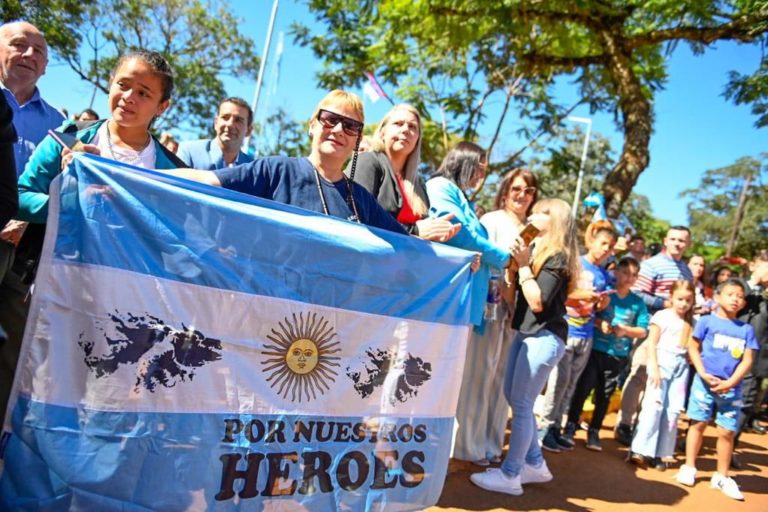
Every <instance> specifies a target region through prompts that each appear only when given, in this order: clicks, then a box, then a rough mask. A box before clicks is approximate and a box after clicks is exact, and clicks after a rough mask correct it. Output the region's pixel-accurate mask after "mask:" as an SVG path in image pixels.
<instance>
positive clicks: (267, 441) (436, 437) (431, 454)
mask: <svg viewBox="0 0 768 512" xmlns="http://www.w3.org/2000/svg"><path fill="white" fill-rule="evenodd" d="M363 421H364V419H363V418H360V417H330V418H323V417H312V416H309V417H307V416H291V415H280V416H276V415H271V416H270V415H258V416H256V415H237V414H178V413H177V414H172V413H130V412H121V413H115V412H99V411H89V410H83V409H74V408H69V407H61V406H56V405H50V404H44V403H40V402H36V401H30V400H28V399H24V398H21V397H20V398H19V400H18V401H17V403H16V407H15V409H14V411H13V418H12V424H13V430H14V433H15V440H14V442H12V443H10V444H9V445H8V447H7V449H6V453H5V473H6V474H12V475H29V476H31V475H34V478H26V477H25V478H21V479H16V480H11V479H9V478H7V477H6V478H3V479H2V480H0V508H1V509H2V510H11V509H16V507H18V506H20V505H21V502H19V501H17V500H18V499H19V497H20V496H26V497H29V496H36V497H37V498H38V499H39V501H37V502H36V503H37V504H38V505H39V508H36V510H49V511H65V510H67V511H73V510H82V511H94V510H100V511H102V510H121V511H131V512H132V511H146V510H165V511H173V510H189V509H194V510H201V509H205V510H221V511H229V510H262V507H263V506H264V502H265V501H266V500H270V501H274V500H280V501H286V502H289V501H291V500H292V501H293V502H294V503H295V506H296V509H301V510H317V511H326V510H342V509H343V510H361V511H362V510H384V509H386V510H401V509H402V510H414V509H419V508H422V507H426V506H429V505H431V504H433V503H435V502H436V501H437V499H438V498H439V495H440V492H441V490H442V484H443V481H444V479H445V473H446V470H447V465H448V450H447V448H446V447H447V446H449V445H450V442H451V434H452V428H453V418H418V417H411V418H383V417H382V418H381V419H380V421H378V422H377V423H369V425H376V427H375V428H373V429H372V428H370V427H364V426H361V425H364V424H363V423H362V422H363ZM368 421H369V422H370V421H371V419H370V418H368ZM270 422H271V423H270ZM318 422H320V424H318ZM297 425H298V426H297ZM270 427H271V428H270ZM374 433H375V434H374ZM270 436H271V438H270ZM374 436H375V437H374ZM40 454H45V457H42V456H41V455H40ZM182 460H183V464H182V465H180V464H179V462H180V461H182ZM117 467H119V468H120V470H119V471H115V468H117ZM249 470H250V473H249ZM278 476H279V477H280V478H281V479H282V478H285V479H287V480H280V481H278V484H277V485H276V484H275V481H276V480H278ZM278 487H279V488H278ZM279 493H284V494H283V495H280V494H279ZM299 503H300V505H299ZM420 504H421V506H419V505H420ZM286 505H289V503H286ZM300 507H306V508H300ZM286 510H288V509H286Z"/></svg>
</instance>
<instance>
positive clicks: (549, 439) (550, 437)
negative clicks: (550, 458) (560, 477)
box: [541, 427, 560, 453]
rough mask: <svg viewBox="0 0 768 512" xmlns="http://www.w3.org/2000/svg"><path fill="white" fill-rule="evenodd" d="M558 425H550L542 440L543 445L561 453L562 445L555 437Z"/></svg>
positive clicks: (546, 448) (547, 448)
mask: <svg viewBox="0 0 768 512" xmlns="http://www.w3.org/2000/svg"><path fill="white" fill-rule="evenodd" d="M556 429H557V427H550V428H548V429H547V434H546V435H545V436H544V438H542V440H541V447H542V448H543V449H544V450H547V451H548V452H551V453H560V445H559V444H558V443H557V439H556V438H555V430H556Z"/></svg>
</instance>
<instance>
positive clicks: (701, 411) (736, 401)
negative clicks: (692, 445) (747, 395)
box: [687, 374, 743, 432]
mask: <svg viewBox="0 0 768 512" xmlns="http://www.w3.org/2000/svg"><path fill="white" fill-rule="evenodd" d="M742 403H743V401H742V400H741V386H737V387H735V388H732V389H729V390H728V391H726V392H725V393H722V394H718V393H713V392H712V391H711V390H710V389H709V386H708V385H706V384H705V383H704V381H703V380H702V378H701V376H699V375H698V374H696V375H695V376H694V377H693V385H692V386H691V396H690V398H689V399H688V411H687V413H688V417H689V418H690V419H692V420H694V421H709V420H710V419H712V414H713V413H715V409H717V412H716V413H715V414H716V415H715V424H716V425H717V426H718V427H722V428H724V429H726V430H730V431H731V432H738V431H739V415H740V414H741V407H742Z"/></svg>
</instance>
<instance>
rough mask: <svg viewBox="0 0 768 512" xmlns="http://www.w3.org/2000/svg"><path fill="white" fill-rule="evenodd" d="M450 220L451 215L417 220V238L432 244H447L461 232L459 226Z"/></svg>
mask: <svg viewBox="0 0 768 512" xmlns="http://www.w3.org/2000/svg"><path fill="white" fill-rule="evenodd" d="M452 218H453V214H452V213H446V214H445V215H443V216H442V217H427V218H426V219H421V220H417V221H416V226H417V227H418V228H419V238H422V239H424V240H430V241H432V242H447V241H448V240H450V239H451V238H453V237H454V236H456V233H458V232H459V231H460V230H461V224H454V223H452V222H451V219H452Z"/></svg>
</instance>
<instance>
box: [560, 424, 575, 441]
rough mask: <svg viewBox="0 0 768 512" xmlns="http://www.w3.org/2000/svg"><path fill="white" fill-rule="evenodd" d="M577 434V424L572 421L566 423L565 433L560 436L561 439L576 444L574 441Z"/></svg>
mask: <svg viewBox="0 0 768 512" xmlns="http://www.w3.org/2000/svg"><path fill="white" fill-rule="evenodd" d="M575 435H576V424H575V423H571V422H570V421H569V422H568V423H566V424H565V428H564V429H563V433H562V435H561V436H560V438H561V439H563V440H564V441H565V442H567V443H571V445H573V444H574V442H573V436H575Z"/></svg>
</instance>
